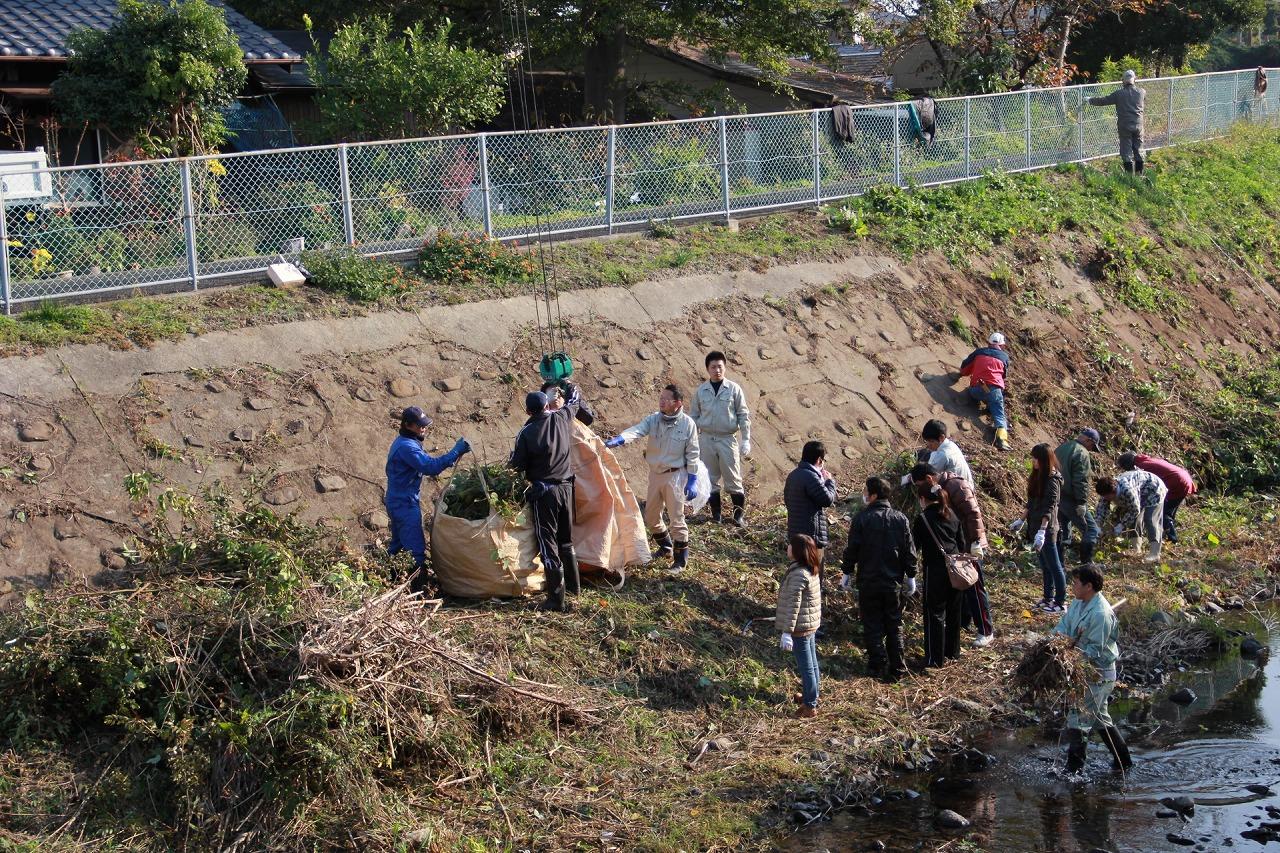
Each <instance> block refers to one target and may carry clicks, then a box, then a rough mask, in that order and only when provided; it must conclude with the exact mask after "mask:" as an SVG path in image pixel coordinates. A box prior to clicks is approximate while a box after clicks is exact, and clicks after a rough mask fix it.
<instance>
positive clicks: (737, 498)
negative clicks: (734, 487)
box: [729, 493, 747, 527]
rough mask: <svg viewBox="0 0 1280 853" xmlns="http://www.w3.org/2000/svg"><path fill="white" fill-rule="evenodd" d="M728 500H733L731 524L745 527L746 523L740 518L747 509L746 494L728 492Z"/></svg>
mask: <svg viewBox="0 0 1280 853" xmlns="http://www.w3.org/2000/svg"><path fill="white" fill-rule="evenodd" d="M729 500H731V501H733V526H734V527H746V526H747V524H746V522H745V521H743V520H742V516H743V513H745V512H746V511H747V506H746V505H747V496H746V495H735V494H733V493H730V494H729Z"/></svg>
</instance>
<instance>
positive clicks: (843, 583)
mask: <svg viewBox="0 0 1280 853" xmlns="http://www.w3.org/2000/svg"><path fill="white" fill-rule="evenodd" d="M851 586H853V575H841V576H840V588H841V589H843V590H844V591H845V592H848V591H849V587H851Z"/></svg>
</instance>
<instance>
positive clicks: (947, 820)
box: [934, 809, 969, 829]
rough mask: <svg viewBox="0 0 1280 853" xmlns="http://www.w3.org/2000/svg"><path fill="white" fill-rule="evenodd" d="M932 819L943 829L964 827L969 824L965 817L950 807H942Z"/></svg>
mask: <svg viewBox="0 0 1280 853" xmlns="http://www.w3.org/2000/svg"><path fill="white" fill-rule="evenodd" d="M934 820H935V821H936V822H937V824H938V826H940V827H942V828H943V829H964V828H965V827H967V826H968V825H969V819H968V818H967V817H965V816H964V815H962V814H960V813H958V812H953V811H952V810H951V809H943V810H942V811H940V812H938V814H937V816H936V817H935V818H934Z"/></svg>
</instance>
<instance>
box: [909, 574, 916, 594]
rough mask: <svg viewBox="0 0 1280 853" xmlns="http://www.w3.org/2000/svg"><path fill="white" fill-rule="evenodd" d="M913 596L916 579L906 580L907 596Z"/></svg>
mask: <svg viewBox="0 0 1280 853" xmlns="http://www.w3.org/2000/svg"><path fill="white" fill-rule="evenodd" d="M915 594H916V579H915V578H907V595H915Z"/></svg>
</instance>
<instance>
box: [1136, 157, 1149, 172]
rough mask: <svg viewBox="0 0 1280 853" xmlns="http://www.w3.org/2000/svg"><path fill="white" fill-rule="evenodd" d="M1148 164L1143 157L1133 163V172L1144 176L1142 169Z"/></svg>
mask: <svg viewBox="0 0 1280 853" xmlns="http://www.w3.org/2000/svg"><path fill="white" fill-rule="evenodd" d="M1146 165H1147V164H1146V162H1145V161H1143V159H1142V158H1141V157H1139V158H1137V159H1136V160H1134V161H1133V171H1134V172H1135V173H1137V174H1139V175H1141V174H1142V168H1143V167H1144V166H1146Z"/></svg>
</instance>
